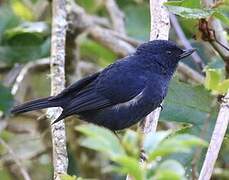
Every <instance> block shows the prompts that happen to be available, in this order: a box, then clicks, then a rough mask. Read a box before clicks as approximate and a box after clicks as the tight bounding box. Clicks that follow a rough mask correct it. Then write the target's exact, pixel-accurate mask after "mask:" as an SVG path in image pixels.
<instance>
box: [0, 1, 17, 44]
mask: <svg viewBox="0 0 229 180" xmlns="http://www.w3.org/2000/svg"><path fill="white" fill-rule="evenodd" d="M0 19H1V21H0V42H1V41H2V39H3V33H4V31H5V30H6V29H9V28H13V27H15V26H17V25H18V23H19V18H18V17H17V16H15V15H14V14H13V12H12V10H11V8H10V7H9V6H7V5H3V6H0Z"/></svg>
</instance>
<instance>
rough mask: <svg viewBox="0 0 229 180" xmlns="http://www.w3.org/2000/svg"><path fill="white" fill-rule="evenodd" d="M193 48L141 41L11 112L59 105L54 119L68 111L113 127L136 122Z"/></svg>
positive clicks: (156, 104)
mask: <svg viewBox="0 0 229 180" xmlns="http://www.w3.org/2000/svg"><path fill="white" fill-rule="evenodd" d="M194 51H195V49H182V48H180V47H179V46H178V45H177V44H176V43H175V42H173V41H169V40H153V41H148V42H145V43H142V44H140V45H139V46H138V47H137V48H136V51H135V52H134V53H133V54H130V55H128V56H126V57H124V58H122V59H119V60H117V61H116V62H114V63H113V64H110V65H109V66H107V67H106V68H105V69H103V70H101V71H99V72H96V73H94V74H91V75H89V76H87V77H85V78H82V79H80V80H79V81H77V82H75V83H73V84H72V85H70V86H69V87H67V88H66V89H64V90H63V91H62V92H60V93H59V94H58V95H56V96H50V97H46V98H41V99H36V100H32V101H30V102H26V103H24V104H22V105H19V106H15V107H13V108H12V110H11V113H12V114H18V113H24V112H28V111H33V110H38V109H44V108H50V107H61V108H62V109H63V111H62V113H61V115H60V116H59V117H58V118H57V119H56V120H55V121H54V122H53V124H54V123H56V122H58V121H60V120H62V119H64V118H66V117H68V116H72V115H77V116H78V117H79V118H80V119H81V120H84V121H87V122H89V123H93V124H96V125H99V126H103V127H105V128H108V129H110V130H112V131H117V130H122V129H125V128H128V127H131V126H132V125H134V124H136V123H138V122H139V121H140V120H142V119H143V118H144V117H146V116H147V115H148V114H149V113H151V112H152V111H153V110H155V109H156V108H158V107H161V103H162V101H163V99H164V98H165V96H166V94H167V91H168V87H169V82H170V80H171V78H172V76H173V74H174V72H175V70H176V67H177V65H178V62H179V61H180V60H181V59H183V58H185V57H187V56H189V55H191V54H192V53H193V52H194Z"/></svg>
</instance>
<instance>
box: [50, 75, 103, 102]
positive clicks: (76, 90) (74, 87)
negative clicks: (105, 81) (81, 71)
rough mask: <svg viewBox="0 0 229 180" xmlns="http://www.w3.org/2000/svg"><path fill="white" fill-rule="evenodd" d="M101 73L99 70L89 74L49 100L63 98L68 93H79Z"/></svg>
mask: <svg viewBox="0 0 229 180" xmlns="http://www.w3.org/2000/svg"><path fill="white" fill-rule="evenodd" d="M99 74H100V72H97V73H94V74H92V75H89V76H87V77H85V78H83V79H81V80H79V81H77V82H76V83H74V84H72V85H70V86H69V87H67V88H66V89H64V90H63V91H62V92H61V93H60V94H58V95H57V96H53V97H51V98H50V99H49V100H55V99H59V98H62V97H64V96H68V95H71V96H73V95H74V94H77V93H79V92H80V91H81V90H82V89H84V88H85V87H86V86H88V85H89V84H90V83H92V82H93V81H94V80H95V79H96V78H97V77H98V76H99Z"/></svg>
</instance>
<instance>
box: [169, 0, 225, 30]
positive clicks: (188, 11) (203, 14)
mask: <svg viewBox="0 0 229 180" xmlns="http://www.w3.org/2000/svg"><path fill="white" fill-rule="evenodd" d="M165 5H166V6H167V7H168V9H169V11H171V12H172V13H174V14H176V15H179V16H181V17H184V18H188V19H189V18H190V19H202V18H203V19H205V18H209V17H210V16H212V17H215V18H217V19H219V20H220V21H221V22H223V23H225V24H226V25H227V26H229V18H228V17H227V16H225V15H224V14H223V12H221V9H220V8H217V7H216V8H211V9H210V8H204V7H201V4H200V1H199V0H194V1H193V0H182V1H169V2H166V3H165Z"/></svg>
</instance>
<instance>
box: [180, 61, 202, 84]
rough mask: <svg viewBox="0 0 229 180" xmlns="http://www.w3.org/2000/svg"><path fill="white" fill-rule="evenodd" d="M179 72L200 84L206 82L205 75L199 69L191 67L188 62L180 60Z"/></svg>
mask: <svg viewBox="0 0 229 180" xmlns="http://www.w3.org/2000/svg"><path fill="white" fill-rule="evenodd" d="M177 72H178V73H180V74H182V75H184V76H186V77H187V78H188V79H191V80H192V81H193V82H195V83H198V84H203V83H204V76H203V75H201V74H200V73H198V72H197V71H195V70H193V69H191V68H190V67H189V66H187V65H186V64H184V63H182V62H179V66H178V67H177Z"/></svg>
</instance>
